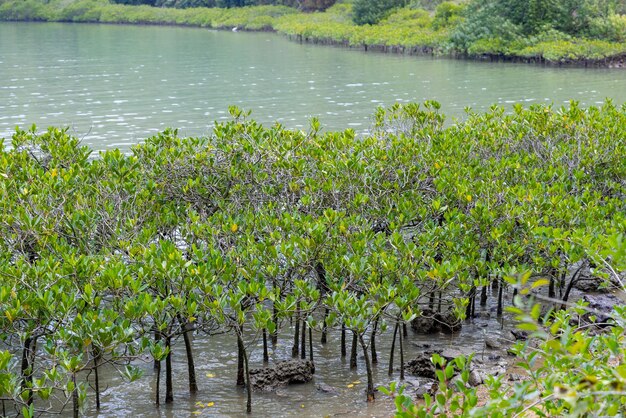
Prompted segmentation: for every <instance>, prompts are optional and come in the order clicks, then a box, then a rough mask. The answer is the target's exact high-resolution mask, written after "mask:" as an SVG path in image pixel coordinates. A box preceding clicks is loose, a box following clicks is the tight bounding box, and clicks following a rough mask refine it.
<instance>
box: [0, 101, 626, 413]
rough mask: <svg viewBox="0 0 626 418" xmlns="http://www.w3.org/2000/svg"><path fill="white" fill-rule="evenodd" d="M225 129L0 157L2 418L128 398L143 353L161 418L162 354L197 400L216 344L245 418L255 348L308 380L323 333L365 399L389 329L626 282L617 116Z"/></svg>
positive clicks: (71, 142)
mask: <svg viewBox="0 0 626 418" xmlns="http://www.w3.org/2000/svg"><path fill="white" fill-rule="evenodd" d="M230 111H231V115H232V116H233V120H232V121H229V122H226V123H221V124H216V126H215V129H214V131H213V133H212V134H211V136H209V137H206V138H179V137H178V136H177V133H176V131H174V130H167V131H165V132H163V133H161V134H159V135H157V136H155V137H153V138H150V139H148V140H147V141H146V142H145V143H143V144H140V145H137V146H136V147H134V148H133V149H132V153H131V154H130V155H124V154H122V153H121V152H120V151H119V150H111V151H107V152H102V153H100V154H99V156H97V157H96V158H92V157H93V156H92V155H91V154H92V152H91V150H90V149H88V148H87V147H84V146H81V144H80V142H79V141H78V140H77V139H76V138H72V137H70V136H69V135H68V134H67V130H62V129H54V128H50V129H49V130H48V131H46V132H43V133H40V132H37V130H36V128H35V127H33V128H32V129H30V130H28V131H24V130H17V131H16V133H15V135H14V136H13V138H12V139H11V141H10V144H9V145H10V146H5V145H4V144H3V145H2V146H1V147H0V194H1V195H2V196H3V199H2V200H0V213H2V216H1V217H0V278H1V280H0V312H2V315H0V337H1V342H2V344H3V345H2V347H1V348H2V350H1V351H0V396H2V397H3V398H4V399H5V400H6V401H5V403H6V406H7V409H8V410H9V411H10V412H9V413H11V414H14V415H18V414H22V415H24V416H32V415H33V414H40V413H49V412H59V411H60V410H63V409H68V408H71V409H73V411H74V415H75V416H78V415H79V413H80V410H81V408H83V407H84V406H85V404H86V402H87V401H88V400H89V401H91V402H94V403H95V404H96V406H99V405H100V397H99V395H100V389H99V388H102V387H105V385H106V382H100V386H99V384H98V383H96V384H95V385H94V386H93V388H94V389H93V392H92V391H91V390H90V389H89V386H88V385H87V384H86V379H87V376H95V380H96V382H99V378H98V372H99V370H101V368H102V367H114V368H116V369H117V370H118V371H119V372H120V373H121V374H122V375H123V376H124V377H125V378H127V379H129V380H134V379H139V378H141V373H140V372H139V369H138V368H137V367H136V366H137V363H136V361H137V359H139V358H141V357H142V356H145V355H148V356H149V357H150V358H151V359H152V360H153V361H154V363H155V368H156V373H155V375H156V382H155V385H154V388H155V389H154V390H155V393H154V394H146V399H148V397H151V398H152V399H153V400H154V402H155V403H156V404H157V405H158V404H159V403H160V402H161V400H164V401H165V402H166V403H171V402H173V401H174V386H173V383H172V356H173V354H174V351H173V350H172V348H173V347H174V345H176V344H181V341H180V340H181V339H182V340H183V341H182V342H183V343H184V347H185V348H184V350H185V353H186V362H187V366H188V380H189V391H190V392H191V393H194V392H196V391H197V388H198V385H199V384H202V382H201V381H199V380H198V379H197V378H196V374H195V365H194V355H193V341H192V339H191V338H190V334H191V333H194V334H196V335H197V336H198V338H209V339H210V338H211V335H212V334H213V333H215V332H221V333H224V332H226V333H228V334H229V335H230V336H231V337H232V343H233V346H234V347H235V346H236V352H237V357H238V362H237V364H238V366H237V368H236V375H235V376H233V384H237V385H245V386H246V388H247V389H248V391H247V393H248V398H247V405H246V409H247V410H248V411H251V409H252V395H251V386H250V380H249V373H248V372H249V367H250V365H249V358H250V351H251V350H252V349H253V347H255V346H256V341H257V339H259V338H261V336H262V337H263V351H264V354H265V353H266V352H267V350H268V344H269V342H274V343H275V342H276V341H277V339H278V332H277V331H278V330H280V329H284V330H289V331H290V332H293V334H292V335H293V336H294V338H293V346H292V354H293V356H295V357H301V358H306V357H307V353H308V358H309V359H311V360H312V361H314V358H313V350H312V349H311V348H312V344H313V341H312V340H311V336H312V333H311V332H312V330H313V329H316V330H318V331H320V332H321V333H322V341H321V342H320V344H323V343H325V342H326V339H327V338H333V336H330V333H335V334H341V336H342V337H341V341H342V343H341V345H342V347H343V352H344V353H345V352H346V350H345V348H346V347H345V346H346V344H345V341H346V339H350V338H351V339H352V350H351V352H350V354H349V355H350V359H351V361H350V363H351V364H354V366H355V367H356V358H357V354H358V351H361V352H362V354H363V356H364V358H365V366H366V370H365V372H366V376H367V390H366V395H367V399H368V400H373V399H374V397H375V389H374V385H373V379H372V372H371V371H372V365H373V363H374V362H376V361H377V360H376V356H377V351H376V348H375V343H376V339H377V338H380V336H379V335H377V333H376V332H377V330H379V329H382V328H384V327H385V326H386V325H388V324H391V325H393V326H394V327H396V329H398V328H399V329H402V327H403V326H404V325H406V324H407V323H409V322H410V321H411V320H413V319H414V318H416V317H417V316H419V315H421V313H422V312H423V311H424V310H426V309H429V310H432V311H435V310H437V311H440V312H443V311H446V312H454V313H455V314H456V315H457V316H459V317H462V316H468V317H471V316H473V315H474V310H475V305H476V299H477V295H478V294H479V293H480V292H481V291H482V292H484V293H485V295H486V289H487V288H488V287H490V286H494V285H495V286H497V287H498V288H499V289H501V291H500V292H499V297H498V311H499V312H498V313H501V312H502V308H503V304H504V300H503V296H502V295H503V292H502V289H503V288H504V287H505V286H507V284H506V282H504V280H503V279H504V278H505V277H508V276H515V275H517V274H518V273H520V272H530V274H532V278H533V283H540V284H541V283H548V290H547V295H548V296H549V297H551V298H557V297H559V298H561V299H563V301H567V298H568V294H569V292H568V291H567V290H565V291H564V289H569V288H570V287H571V285H572V284H573V282H574V280H575V277H571V278H569V279H568V277H569V276H568V274H567V273H568V271H570V270H571V269H572V267H573V266H578V265H581V264H592V263H593V264H594V265H595V268H594V273H595V274H599V275H607V276H608V275H610V274H612V270H611V268H612V267H611V266H615V268H618V269H622V268H623V267H624V266H623V264H620V263H621V262H619V263H618V262H617V261H616V260H621V259H622V257H623V252H624V251H625V249H624V244H623V243H624V231H625V230H626V199H625V196H626V184H625V183H624V179H625V178H626V144H625V141H626V135H625V129H626V107H624V106H622V107H616V106H615V105H613V104H612V103H606V104H605V105H604V106H602V107H600V108H596V107H592V108H589V109H587V110H583V109H581V108H580V107H579V106H578V105H577V104H576V103H572V104H571V105H570V106H569V107H567V108H561V109H553V108H551V107H544V106H535V107H531V108H530V109H524V108H522V107H521V106H516V107H515V108H514V109H513V112H512V113H511V114H506V113H505V111H504V109H502V108H499V107H493V108H492V109H491V110H490V111H489V112H488V113H485V114H475V113H471V112H470V113H469V114H468V115H467V119H466V120H465V121H462V122H457V123H456V124H454V125H452V126H449V127H445V126H444V120H445V118H444V116H443V115H441V114H440V113H439V105H438V104H437V103H435V102H427V103H425V104H424V105H417V104H411V105H406V106H399V105H396V106H393V107H392V108H390V109H387V110H383V109H380V110H379V111H378V112H377V113H376V114H375V116H374V126H373V128H372V131H371V133H370V134H369V135H368V136H366V137H363V138H357V137H356V136H355V133H354V131H352V130H346V131H343V132H329V133H322V132H321V127H320V125H319V122H317V121H316V120H313V121H312V122H311V127H310V130H309V132H302V131H290V130H286V129H284V128H283V127H282V126H280V125H275V126H272V127H270V128H266V127H263V126H261V125H259V124H257V123H256V122H254V121H252V120H249V119H248V115H247V114H245V113H244V112H242V111H241V110H239V109H236V108H231V109H230ZM616 263H617V264H616ZM609 277H612V276H609ZM544 293H545V292H544ZM481 302H482V301H481ZM533 318H536V316H533ZM557 319H558V317H557ZM307 331H308V335H307ZM398 334H399V350H400V362H401V364H400V368H401V369H402V368H403V364H402V362H403V355H402V341H403V340H402V334H403V333H402V332H399V333H398ZM568 335H572V338H578V337H577V335H578V334H577V333H571V334H566V339H565V340H563V341H562V342H561V344H562V346H561V348H563V349H569V345H568V344H569V342H568V341H569V340H567V338H569V337H568ZM334 338H337V337H334ZM307 339H308V344H309V345H308V347H307V344H306V341H307ZM337 339H339V338H337ZM395 339H396V333H394V336H393V341H394V342H395ZM620 341H621V340H620ZM392 347H393V344H392ZM557 348H558V347H555V348H554V349H555V350H556V349H557ZM524 352H526V351H524ZM579 352H580V353H582V354H584V353H585V352H584V351H579ZM390 354H391V353H390ZM582 354H581V355H582ZM343 355H346V356H347V355H348V354H347V353H346V354H343ZM264 357H266V356H265V355H264ZM389 358H390V359H391V358H392V356H391V355H390V356H389ZM352 360H354V363H353V362H352ZM530 360H532V358H531V359H530ZM459 361H462V360H459ZM390 363H391V364H389V370H390V373H391V374H392V373H393V371H394V365H393V363H392V360H390ZM592 365H593V364H592ZM590 367H591V366H590ZM163 374H164V375H165V379H164V381H162V380H161V375H163ZM566 382H567V381H566ZM162 386H165V393H164V395H165V396H164V397H163V393H162V392H161V388H162ZM504 407H505V405H502V406H500V408H504ZM242 409H243V406H242ZM503 410H504V409H503Z"/></svg>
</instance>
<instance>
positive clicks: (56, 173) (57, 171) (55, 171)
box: [50, 167, 59, 177]
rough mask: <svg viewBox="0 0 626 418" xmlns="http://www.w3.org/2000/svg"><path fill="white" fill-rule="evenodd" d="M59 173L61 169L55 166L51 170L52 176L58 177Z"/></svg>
mask: <svg viewBox="0 0 626 418" xmlns="http://www.w3.org/2000/svg"><path fill="white" fill-rule="evenodd" d="M58 174H59V170H57V169H56V167H55V168H53V169H52V171H51V172H50V176H51V177H56V176H57V175H58Z"/></svg>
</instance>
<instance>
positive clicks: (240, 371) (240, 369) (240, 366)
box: [237, 327, 246, 386]
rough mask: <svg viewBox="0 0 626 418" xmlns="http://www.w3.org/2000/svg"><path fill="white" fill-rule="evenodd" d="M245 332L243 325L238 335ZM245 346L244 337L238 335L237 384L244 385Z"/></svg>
mask: <svg viewBox="0 0 626 418" xmlns="http://www.w3.org/2000/svg"><path fill="white" fill-rule="evenodd" d="M239 334H243V327H240V328H239V332H238V333H237V335H238V336H239ZM245 351H246V350H245V347H244V345H243V338H239V337H237V386H244V385H245V384H246V382H245V370H244V369H245V360H244V356H245Z"/></svg>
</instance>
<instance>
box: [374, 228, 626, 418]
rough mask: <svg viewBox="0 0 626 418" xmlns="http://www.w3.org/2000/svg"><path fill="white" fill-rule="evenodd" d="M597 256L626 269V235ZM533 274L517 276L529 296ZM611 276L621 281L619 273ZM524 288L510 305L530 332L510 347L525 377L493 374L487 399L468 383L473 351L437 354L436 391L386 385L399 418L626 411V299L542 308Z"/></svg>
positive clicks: (522, 327)
mask: <svg viewBox="0 0 626 418" xmlns="http://www.w3.org/2000/svg"><path fill="white" fill-rule="evenodd" d="M596 256H597V257H598V258H599V260H598V261H599V262H603V260H604V261H605V262H606V260H610V261H611V262H612V263H614V264H615V265H616V266H618V265H620V266H621V269H622V270H623V269H625V268H626V242H625V241H623V239H620V240H619V241H614V242H612V243H611V246H610V247H609V249H608V251H604V252H603V254H602V255H596ZM610 270H612V273H611V274H615V271H614V270H613V269H612V268H610ZM528 278H529V276H528V275H524V276H520V277H518V278H517V280H516V279H512V282H513V283H514V284H515V285H516V288H518V289H520V295H523V296H528V295H531V294H532V293H531V289H537V288H538V287H540V285H537V282H535V283H533V284H532V285H530V284H529V283H528ZM613 279H615V280H618V281H619V280H620V278H619V276H618V275H616V274H615V275H614V276H613ZM516 282H517V283H516ZM622 289H624V287H623V284H622ZM520 295H518V296H516V299H515V306H514V307H511V308H509V310H510V311H511V312H513V313H515V314H516V319H517V320H518V321H519V325H518V328H519V329H520V330H523V331H528V332H530V334H529V340H527V341H520V342H518V343H517V344H516V345H515V346H513V347H512V348H511V349H510V351H511V353H513V354H514V355H515V356H516V360H517V363H516V364H517V366H518V367H519V368H520V369H521V370H522V371H523V372H524V375H523V378H522V380H521V381H518V382H515V383H511V382H509V381H507V377H508V376H507V375H502V376H499V377H497V378H494V377H490V378H489V379H488V380H487V381H486V382H485V390H487V391H488V393H487V394H486V395H484V397H485V398H486V400H480V398H479V395H478V394H477V389H476V388H472V387H471V386H470V385H469V364H470V363H471V361H472V357H471V356H470V357H469V358H465V357H459V358H457V359H455V360H454V361H451V362H449V363H446V361H445V360H444V359H442V358H441V357H440V356H438V355H435V356H433V359H432V361H433V363H434V364H435V366H436V367H437V378H438V381H439V387H438V392H437V393H436V394H435V395H434V396H432V397H431V396H430V395H429V394H426V395H425V400H424V402H422V403H418V402H415V401H414V400H413V399H412V398H411V397H409V396H407V395H406V394H404V387H402V386H398V385H397V384H396V383H393V384H392V385H391V386H390V387H389V388H386V387H382V388H381V390H382V391H383V392H384V393H386V394H387V395H390V396H393V397H394V398H395V405H396V408H397V411H396V417H399V418H409V417H424V418H425V417H439V416H446V417H518V416H519V417H523V416H528V415H530V416H545V417H554V416H563V417H586V416H622V415H623V414H624V413H626V363H625V362H624V360H625V358H626V338H625V337H624V331H625V329H626V328H625V327H626V305H618V306H615V308H614V310H613V311H612V312H597V311H595V310H594V309H592V308H589V307H588V306H587V304H586V303H579V304H577V305H576V306H574V307H571V308H569V309H567V310H565V309H561V310H557V311H553V310H550V311H549V312H548V313H547V314H542V307H543V306H545V304H546V303H549V300H544V301H543V302H542V303H536V299H535V297H530V298H528V299H525V298H522V296H520ZM539 299H545V298H541V297H540V298H539ZM598 318H603V321H601V322H600V323H599V325H596V324H594V323H593V322H594V321H596V320H597V319H598ZM589 321H591V323H590V322H589ZM456 370H460V373H459V376H458V378H457V379H456V380H452V377H453V374H454V372H455V371H456Z"/></svg>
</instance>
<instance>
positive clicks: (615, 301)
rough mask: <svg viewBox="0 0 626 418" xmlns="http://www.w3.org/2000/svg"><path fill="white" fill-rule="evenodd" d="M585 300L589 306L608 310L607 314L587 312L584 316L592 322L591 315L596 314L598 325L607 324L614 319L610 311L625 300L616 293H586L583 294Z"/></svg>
mask: <svg viewBox="0 0 626 418" xmlns="http://www.w3.org/2000/svg"><path fill="white" fill-rule="evenodd" d="M583 300H584V301H585V302H588V303H589V307H590V308H591V309H594V310H596V311H598V312H602V313H604V312H606V315H603V314H586V315H585V316H584V318H585V319H586V320H587V321H589V322H591V320H590V318H591V316H595V317H596V318H595V321H593V322H594V323H596V324H598V325H604V326H607V325H608V324H609V323H610V322H612V321H613V320H612V319H611V317H610V313H611V312H612V311H613V308H614V307H615V305H622V304H623V303H624V302H622V300H621V299H620V298H618V297H617V296H615V295H611V294H607V295H585V296H583Z"/></svg>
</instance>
